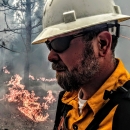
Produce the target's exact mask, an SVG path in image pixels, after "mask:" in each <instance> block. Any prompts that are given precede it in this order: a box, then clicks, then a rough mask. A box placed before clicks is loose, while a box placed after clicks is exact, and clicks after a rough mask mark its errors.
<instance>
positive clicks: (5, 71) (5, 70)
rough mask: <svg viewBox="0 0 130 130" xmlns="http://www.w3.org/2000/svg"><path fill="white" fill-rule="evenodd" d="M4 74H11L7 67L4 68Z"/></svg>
mask: <svg viewBox="0 0 130 130" xmlns="http://www.w3.org/2000/svg"><path fill="white" fill-rule="evenodd" d="M3 72H4V73H5V74H10V72H9V71H8V70H7V66H5V67H3Z"/></svg>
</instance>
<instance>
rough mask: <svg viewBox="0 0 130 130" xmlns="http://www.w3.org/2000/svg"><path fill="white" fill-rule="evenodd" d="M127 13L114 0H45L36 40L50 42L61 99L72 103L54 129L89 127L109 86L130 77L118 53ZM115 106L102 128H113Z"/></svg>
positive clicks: (101, 124) (101, 125) (103, 129)
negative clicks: (117, 46)
mask: <svg viewBox="0 0 130 130" xmlns="http://www.w3.org/2000/svg"><path fill="white" fill-rule="evenodd" d="M129 18H130V16H127V15H122V14H121V11H120V8H119V6H117V5H115V3H114V1H113V0H76V1H75V0H71V1H70V0H48V1H47V2H46V5H45V7H44V16H43V27H44V29H43V31H42V32H41V34H40V35H39V36H38V37H37V38H36V39H35V40H34V41H33V44H37V43H43V42H45V43H46V45H47V47H48V48H49V50H50V53H49V55H48V60H49V61H50V62H52V68H53V69H54V70H55V71H56V78H57V82H58V84H59V85H60V86H61V87H62V88H63V89H64V90H65V91H66V92H65V93H64V95H63V97H61V99H60V101H62V103H63V104H66V105H69V106H71V109H70V110H68V111H67V113H66V114H63V115H61V117H62V118H61V119H60V120H59V122H58V124H55V129H56V130H62V129H63V130H66V129H69V130H85V129H86V128H87V126H88V125H89V124H90V123H91V121H92V120H93V119H94V116H95V115H96V113H97V112H98V111H99V110H100V109H101V108H102V107H103V106H104V104H106V102H107V100H104V99H103V95H104V92H105V90H116V89H117V88H118V87H119V86H122V85H123V84H124V83H125V82H126V81H128V80H129V79H130V74H129V73H128V71H127V70H126V69H125V67H124V65H123V63H122V61H121V60H120V59H116V58H115V55H114V50H115V47H116V44H117V40H118V37H119V28H120V25H119V22H122V21H124V20H127V19H129ZM116 108H117V106H116V107H114V108H113V109H112V110H111V111H110V113H109V114H108V115H107V116H106V117H105V118H104V119H103V121H102V122H101V123H100V124H99V128H98V129H99V130H112V122H113V116H114V113H115V111H116ZM58 112H59V111H57V113H58ZM59 113H60V112H59ZM63 113H64V111H63Z"/></svg>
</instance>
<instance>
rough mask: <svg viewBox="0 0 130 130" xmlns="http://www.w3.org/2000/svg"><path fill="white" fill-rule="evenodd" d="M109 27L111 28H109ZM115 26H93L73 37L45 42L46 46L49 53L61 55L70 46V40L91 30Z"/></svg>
mask: <svg viewBox="0 0 130 130" xmlns="http://www.w3.org/2000/svg"><path fill="white" fill-rule="evenodd" d="M110 25H111V26H110ZM114 26H115V25H114V24H109V25H108V24H102V25H96V26H93V27H89V28H87V29H86V30H85V31H82V32H80V33H78V34H74V35H69V36H64V37H59V38H56V39H54V40H52V41H48V40H47V41H46V42H45V43H46V45H47V47H48V49H49V50H50V51H51V49H52V50H54V51H55V52H57V53H62V52H64V51H65V50H67V49H68V48H69V46H70V42H71V40H73V39H74V38H77V37H81V36H84V35H86V34H87V33H88V32H90V31H92V30H96V29H100V30H101V29H105V28H107V29H108V28H111V27H114Z"/></svg>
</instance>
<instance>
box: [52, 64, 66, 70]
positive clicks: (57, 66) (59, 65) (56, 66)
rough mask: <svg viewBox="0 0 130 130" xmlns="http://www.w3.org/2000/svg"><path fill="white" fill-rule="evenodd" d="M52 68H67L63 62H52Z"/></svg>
mask: <svg viewBox="0 0 130 130" xmlns="http://www.w3.org/2000/svg"><path fill="white" fill-rule="evenodd" d="M52 69H53V70H59V69H60V70H68V69H67V66H66V65H65V64H63V63H52Z"/></svg>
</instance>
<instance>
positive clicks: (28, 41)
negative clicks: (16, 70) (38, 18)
mask: <svg viewBox="0 0 130 130" xmlns="http://www.w3.org/2000/svg"><path fill="white" fill-rule="evenodd" d="M25 21H26V54H25V56H26V57H25V58H26V61H25V68H24V85H25V86H26V87H29V68H30V62H29V61H30V54H31V26H32V25H31V1H30V0H26V15H25Z"/></svg>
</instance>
